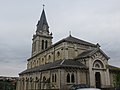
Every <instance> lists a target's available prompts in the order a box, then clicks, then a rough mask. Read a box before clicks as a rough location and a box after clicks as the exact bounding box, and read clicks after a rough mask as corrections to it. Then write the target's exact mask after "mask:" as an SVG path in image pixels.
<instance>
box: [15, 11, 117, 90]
mask: <svg viewBox="0 0 120 90" xmlns="http://www.w3.org/2000/svg"><path fill="white" fill-rule="evenodd" d="M78 33H79V32H78ZM52 39H53V37H52V33H50V30H49V25H48V22H47V19H46V15H45V10H44V9H43V11H42V14H41V17H40V20H39V21H38V23H37V29H36V33H35V35H33V39H32V53H31V57H30V58H29V59H28V60H27V61H28V62H27V69H26V70H24V71H23V72H21V73H19V81H18V84H17V90H45V89H46V90H51V89H56V90H68V89H69V87H70V86H72V85H73V84H87V85H89V86H90V87H96V88H108V87H114V85H115V77H114V76H115V73H116V72H115V70H113V68H116V67H113V66H110V65H109V64H108V61H109V59H110V58H109V57H108V56H107V55H106V54H105V53H104V52H103V51H102V50H101V48H100V45H99V44H93V43H90V42H87V41H84V40H81V39H78V38H76V37H73V36H72V35H69V36H68V37H66V38H63V39H62V40H60V41H58V42H57V43H55V44H52Z"/></svg>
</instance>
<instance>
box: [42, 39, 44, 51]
mask: <svg viewBox="0 0 120 90" xmlns="http://www.w3.org/2000/svg"><path fill="white" fill-rule="evenodd" d="M43 49H44V40H42V50H43Z"/></svg>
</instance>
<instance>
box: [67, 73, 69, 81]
mask: <svg viewBox="0 0 120 90" xmlns="http://www.w3.org/2000/svg"><path fill="white" fill-rule="evenodd" d="M67 83H70V74H69V73H68V74H67Z"/></svg>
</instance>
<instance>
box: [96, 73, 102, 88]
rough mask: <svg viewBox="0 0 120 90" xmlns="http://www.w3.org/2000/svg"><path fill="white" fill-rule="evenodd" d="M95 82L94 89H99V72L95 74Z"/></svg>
mask: <svg viewBox="0 0 120 90" xmlns="http://www.w3.org/2000/svg"><path fill="white" fill-rule="evenodd" d="M95 82H96V88H101V77H100V72H96V73H95Z"/></svg>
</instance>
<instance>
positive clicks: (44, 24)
mask: <svg viewBox="0 0 120 90" xmlns="http://www.w3.org/2000/svg"><path fill="white" fill-rule="evenodd" d="M44 6H45V5H43V11H42V14H41V17H40V20H39V21H38V23H37V31H41V30H42V31H43V30H47V31H48V32H49V26H48V23H47V20H46V15H45V11H44Z"/></svg>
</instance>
